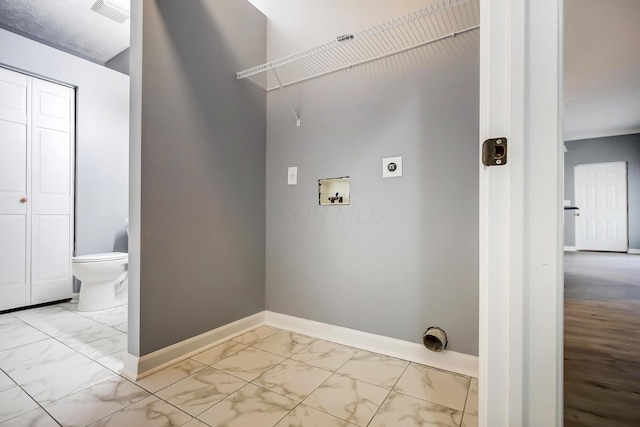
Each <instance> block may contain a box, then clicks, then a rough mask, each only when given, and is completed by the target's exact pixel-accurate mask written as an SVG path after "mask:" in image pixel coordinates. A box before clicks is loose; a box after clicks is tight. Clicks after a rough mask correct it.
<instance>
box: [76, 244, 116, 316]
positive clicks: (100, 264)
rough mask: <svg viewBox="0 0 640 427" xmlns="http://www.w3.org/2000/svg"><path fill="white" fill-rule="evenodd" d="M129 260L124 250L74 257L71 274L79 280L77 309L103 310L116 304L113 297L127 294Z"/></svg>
mask: <svg viewBox="0 0 640 427" xmlns="http://www.w3.org/2000/svg"><path fill="white" fill-rule="evenodd" d="M128 263H129V254H127V253H124V252H111V253H106V254H92V255H81V256H76V257H73V258H72V259H71V269H72V272H73V275H74V276H75V277H76V278H77V279H78V280H80V281H81V282H82V285H81V286H80V295H79V301H78V311H95V310H104V309H105V308H110V307H114V306H115V305H117V301H116V297H117V296H120V295H123V294H124V295H126V288H127V283H128V274H129V272H128V270H127V264H128Z"/></svg>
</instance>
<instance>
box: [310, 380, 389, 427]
mask: <svg viewBox="0 0 640 427" xmlns="http://www.w3.org/2000/svg"><path fill="white" fill-rule="evenodd" d="M388 393H389V390H387V389H386V388H382V387H378V386H375V385H372V384H368V383H365V382H363V381H358V380H354V379H353V378H349V377H344V376H342V375H338V374H334V375H333V376H332V377H331V378H329V379H328V380H327V381H326V382H325V383H324V384H322V385H321V386H320V387H319V388H318V389H317V390H316V391H314V392H313V393H311V395H310V396H309V397H308V398H307V399H305V401H304V402H303V403H304V404H305V405H307V406H311V407H312V408H315V409H319V410H320V411H323V412H326V413H328V414H331V415H333V416H335V417H338V418H341V419H343V420H347V421H349V422H351V423H353V424H356V425H359V426H366V425H367V423H368V422H369V421H370V420H371V418H373V415H374V414H375V412H376V410H377V409H378V407H379V406H380V404H382V401H383V400H384V399H385V397H387V394H388Z"/></svg>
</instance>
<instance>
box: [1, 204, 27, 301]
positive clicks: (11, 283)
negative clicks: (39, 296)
mask: <svg viewBox="0 0 640 427" xmlns="http://www.w3.org/2000/svg"><path fill="white" fill-rule="evenodd" d="M0 236H2V238H0V310H6V309H9V308H14V307H22V306H25V305H28V304H29V289H28V288H27V219H26V215H0Z"/></svg>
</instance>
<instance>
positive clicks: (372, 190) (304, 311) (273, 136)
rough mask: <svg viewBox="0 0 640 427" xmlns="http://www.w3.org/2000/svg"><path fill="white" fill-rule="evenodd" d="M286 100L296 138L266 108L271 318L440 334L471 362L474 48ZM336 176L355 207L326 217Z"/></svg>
mask: <svg viewBox="0 0 640 427" xmlns="http://www.w3.org/2000/svg"><path fill="white" fill-rule="evenodd" d="M448 52H455V53H456V55H452V54H449V53H448ZM460 58H463V59H462V60H461V59H460ZM287 91H288V93H289V96H290V98H291V100H292V104H293V105H294V108H296V109H297V111H299V113H300V117H301V126H300V127H296V124H295V118H294V116H293V114H292V113H291V111H290V110H289V108H288V106H287V104H286V101H285V99H284V97H283V95H282V93H280V92H279V91H275V92H271V93H270V94H269V97H268V98H269V99H268V105H269V107H268V126H267V128H268V136H267V209H266V214H267V215H266V217H267V257H266V268H267V270H266V274H267V278H266V297H267V309H268V310H271V311H274V312H278V313H284V314H288V315H292V316H297V317H301V318H305V319H310V320H315V321H320V322H325V323H328V324H332V325H337V326H342V327H347V328H352V329H356V330H360V331H365V332H370V333H374V334H380V335H384V336H388V337H393V338H398V339H402V340H407V341H411V342H422V341H421V340H422V334H423V332H424V331H425V329H426V328H427V327H428V326H440V327H442V328H443V329H444V330H445V331H446V332H447V334H448V336H449V347H448V348H449V349H451V350H454V351H458V352H462V353H466V354H472V355H477V354H478V305H479V303H478V258H479V249H478V235H479V230H478V203H479V202H478V199H479V182H478V167H479V155H478V139H479V135H478V132H479V130H478V117H479V43H478V34H477V33H471V34H467V35H462V36H458V37H457V38H456V39H453V40H448V41H445V42H442V43H437V44H434V45H432V46H431V47H428V48H422V49H419V50H416V51H413V52H410V53H408V54H405V55H399V56H396V57H392V58H389V59H386V60H382V61H377V62H375V63H371V64H369V65H365V66H362V67H357V68H354V69H351V70H348V71H344V72H340V73H336V74H332V75H330V76H327V77H324V78H320V79H315V80H312V81H310V82H308V83H304V84H301V85H296V86H291V87H289V88H287ZM394 156H402V157H403V176H402V177H400V178H386V179H383V178H382V159H383V158H384V157H394ZM290 166H297V167H298V184H297V185H292V186H290V185H287V168H288V167H290ZM342 176H349V177H350V180H351V188H350V190H351V191H350V197H351V204H350V205H349V206H319V205H318V179H320V178H332V177H342ZM425 351H426V350H425Z"/></svg>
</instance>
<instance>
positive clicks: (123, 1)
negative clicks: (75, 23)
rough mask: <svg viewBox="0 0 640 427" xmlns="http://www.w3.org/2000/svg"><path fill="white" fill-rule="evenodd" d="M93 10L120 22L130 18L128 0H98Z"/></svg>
mask: <svg viewBox="0 0 640 427" xmlns="http://www.w3.org/2000/svg"><path fill="white" fill-rule="evenodd" d="M91 10H94V11H96V12H98V13H99V14H100V15H103V16H106V17H107V18H109V19H111V20H113V21H116V22H118V23H120V24H122V23H123V22H125V21H126V20H127V19H129V2H128V1H127V0H98V1H96V2H95V3H94V4H93V6H91Z"/></svg>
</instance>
